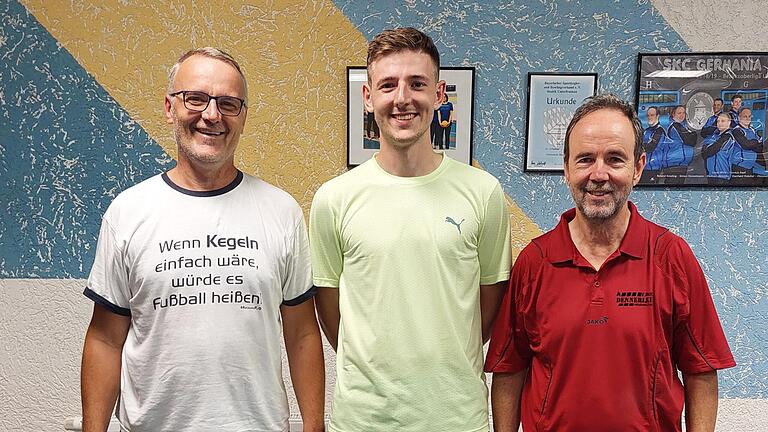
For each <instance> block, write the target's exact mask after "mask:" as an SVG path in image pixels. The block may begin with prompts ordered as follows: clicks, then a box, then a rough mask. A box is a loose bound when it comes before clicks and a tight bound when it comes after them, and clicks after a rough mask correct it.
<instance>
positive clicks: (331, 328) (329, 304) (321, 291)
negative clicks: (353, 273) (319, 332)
mask: <svg viewBox="0 0 768 432" xmlns="http://www.w3.org/2000/svg"><path fill="white" fill-rule="evenodd" d="M315 302H316V303H317V317H318V319H319V320H320V327H322V328H323V333H324V334H325V337H326V339H328V343H330V344H331V348H333V350H334V351H336V346H337V344H338V340H339V321H341V313H340V312H339V289H338V288H325V287H318V288H317V295H315Z"/></svg>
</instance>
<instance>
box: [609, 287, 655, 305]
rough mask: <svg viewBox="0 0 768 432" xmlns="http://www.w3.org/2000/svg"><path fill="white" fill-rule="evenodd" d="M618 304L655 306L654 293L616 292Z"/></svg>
mask: <svg viewBox="0 0 768 432" xmlns="http://www.w3.org/2000/svg"><path fill="white" fill-rule="evenodd" d="M616 305H617V306H653V293H652V292H649V291H625V292H618V293H616Z"/></svg>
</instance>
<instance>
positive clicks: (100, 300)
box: [83, 211, 131, 316]
mask: <svg viewBox="0 0 768 432" xmlns="http://www.w3.org/2000/svg"><path fill="white" fill-rule="evenodd" d="M108 215H109V211H107V215H105V216H104V218H103V219H102V221H101V229H100V231H99V239H98V243H97V245H96V258H95V260H94V262H93V267H91V273H90V275H89V276H88V282H87V284H86V288H85V291H84V292H83V294H85V296H86V297H88V298H90V299H91V300H93V301H94V302H95V303H97V304H99V305H101V306H103V307H105V308H106V309H108V310H110V311H112V312H113V313H116V314H119V315H123V316H131V309H130V299H131V293H130V289H129V288H128V267H127V265H126V264H125V253H124V250H123V248H122V247H121V245H120V243H119V241H118V239H117V236H116V234H115V230H114V229H113V228H112V226H111V225H110V223H109V219H108Z"/></svg>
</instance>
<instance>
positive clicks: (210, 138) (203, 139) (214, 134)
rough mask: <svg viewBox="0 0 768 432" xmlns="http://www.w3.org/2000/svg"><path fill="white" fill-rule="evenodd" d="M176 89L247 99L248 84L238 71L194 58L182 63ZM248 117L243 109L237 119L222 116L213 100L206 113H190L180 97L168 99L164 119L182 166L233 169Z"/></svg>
mask: <svg viewBox="0 0 768 432" xmlns="http://www.w3.org/2000/svg"><path fill="white" fill-rule="evenodd" d="M173 89H174V91H182V90H186V91H200V92H204V93H207V94H209V95H211V96H224V95H226V96H234V97H237V98H240V99H245V98H246V95H245V84H244V83H243V80H242V78H241V77H240V74H239V72H238V71H237V69H235V68H234V67H232V66H231V65H229V64H227V63H225V62H223V61H221V60H217V59H213V58H210V57H205V56H202V55H194V56H192V57H189V58H188V59H186V60H184V62H183V63H181V65H180V66H179V69H178V71H177V72H176V76H175V78H174V83H173ZM247 113H248V109H247V107H243V109H242V111H241V112H240V114H239V115H237V116H223V115H221V113H220V112H219V110H218V107H217V102H216V101H214V100H211V101H210V103H209V104H208V107H207V108H206V109H205V111H202V112H195V111H190V110H188V109H187V108H186V107H185V106H184V100H183V96H182V95H181V94H179V95H178V96H166V97H165V116H166V121H167V123H169V124H172V125H173V131H174V136H175V138H176V145H177V147H178V150H179V156H178V157H179V163H180V164H186V163H189V164H193V165H197V166H206V167H222V166H224V165H227V164H232V165H233V164H234V153H235V149H236V148H237V143H238V141H239V140H240V134H241V133H242V132H243V128H244V126H245V119H246V116H247Z"/></svg>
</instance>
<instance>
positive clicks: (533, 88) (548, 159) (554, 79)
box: [525, 72, 597, 171]
mask: <svg viewBox="0 0 768 432" xmlns="http://www.w3.org/2000/svg"><path fill="white" fill-rule="evenodd" d="M596 91H597V74H596V73H570V72H566V73H560V72H529V73H528V121H527V122H526V124H525V171H562V170H563V145H564V142H565V130H566V129H567V128H568V123H570V122H571V118H573V113H574V111H576V108H578V107H579V106H580V105H581V103H582V102H583V101H584V99H586V98H588V97H590V96H594V94H595V92H596Z"/></svg>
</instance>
